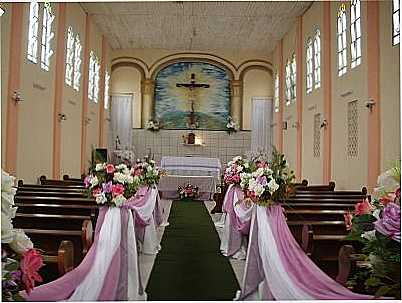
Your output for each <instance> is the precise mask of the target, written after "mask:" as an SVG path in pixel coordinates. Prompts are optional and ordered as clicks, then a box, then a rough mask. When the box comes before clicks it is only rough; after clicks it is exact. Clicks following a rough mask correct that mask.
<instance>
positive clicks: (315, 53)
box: [313, 29, 321, 89]
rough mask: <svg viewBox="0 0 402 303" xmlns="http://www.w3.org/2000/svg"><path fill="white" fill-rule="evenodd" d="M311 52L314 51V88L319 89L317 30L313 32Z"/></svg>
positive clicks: (319, 51)
mask: <svg viewBox="0 0 402 303" xmlns="http://www.w3.org/2000/svg"><path fill="white" fill-rule="evenodd" d="M313 50H314V60H313V63H314V68H313V71H314V81H313V82H314V88H315V89H317V88H320V87H321V32H320V30H319V29H317V30H316V31H315V35H314V42H313Z"/></svg>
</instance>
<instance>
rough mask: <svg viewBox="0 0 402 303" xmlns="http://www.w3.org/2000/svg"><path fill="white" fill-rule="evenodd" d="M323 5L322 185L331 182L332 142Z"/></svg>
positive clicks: (327, 20)
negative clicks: (323, 122)
mask: <svg viewBox="0 0 402 303" xmlns="http://www.w3.org/2000/svg"><path fill="white" fill-rule="evenodd" d="M322 5H323V12H324V14H323V17H324V20H323V39H322V41H323V48H322V49H323V52H322V54H323V64H322V65H323V77H322V89H323V94H324V119H326V120H327V122H328V124H327V126H326V127H325V128H324V142H323V143H324V146H323V165H322V167H323V174H322V176H323V183H328V182H329V181H331V161H332V159H331V157H332V155H331V148H332V147H331V140H332V82H331V73H332V71H331V49H332V47H331V2H330V1H325V2H322Z"/></svg>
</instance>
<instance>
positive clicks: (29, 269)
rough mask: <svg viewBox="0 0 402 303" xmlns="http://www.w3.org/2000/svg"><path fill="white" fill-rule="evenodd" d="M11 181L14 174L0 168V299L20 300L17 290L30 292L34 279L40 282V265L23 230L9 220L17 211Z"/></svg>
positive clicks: (37, 255)
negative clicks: (15, 226)
mask: <svg viewBox="0 0 402 303" xmlns="http://www.w3.org/2000/svg"><path fill="white" fill-rule="evenodd" d="M14 182H15V178H14V177H12V176H10V175H9V174H8V173H6V172H5V171H4V170H1V244H2V247H1V286H2V287H1V288H2V296H1V299H2V301H22V300H23V298H22V297H21V296H20V294H19V292H20V291H22V290H25V291H26V292H27V293H31V291H32V290H33V289H34V287H35V282H42V277H41V276H40V275H39V274H38V271H39V269H40V268H41V267H42V266H43V265H44V264H43V258H42V256H41V255H40V254H39V252H38V251H37V250H36V249H34V248H33V243H32V242H31V240H30V239H29V238H28V237H27V235H26V234H25V233H24V231H23V230H22V229H15V228H14V227H13V224H12V219H13V218H15V214H16V211H17V207H16V206H15V205H14V195H15V193H16V189H15V188H14V187H13V186H14Z"/></svg>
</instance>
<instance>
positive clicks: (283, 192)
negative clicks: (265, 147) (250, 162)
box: [240, 150, 294, 206]
mask: <svg viewBox="0 0 402 303" xmlns="http://www.w3.org/2000/svg"><path fill="white" fill-rule="evenodd" d="M254 163H255V168H256V169H255V170H254V171H253V172H251V173H247V172H244V173H241V174H240V186H241V188H242V189H243V191H244V193H245V196H246V198H247V199H249V200H251V202H253V203H256V204H258V205H261V206H270V205H272V204H273V203H275V202H283V201H285V199H286V197H287V196H288V194H289V192H290V189H291V184H292V181H293V179H294V174H293V172H292V171H290V170H289V167H288V165H287V162H286V160H285V156H284V155H283V154H280V153H279V152H277V151H276V150H274V151H273V152H272V160H271V161H270V162H268V161H266V160H264V159H261V158H257V159H255V160H254Z"/></svg>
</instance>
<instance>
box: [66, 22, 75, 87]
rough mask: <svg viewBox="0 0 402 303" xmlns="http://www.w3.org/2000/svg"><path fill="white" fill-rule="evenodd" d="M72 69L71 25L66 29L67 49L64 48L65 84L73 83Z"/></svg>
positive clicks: (72, 43)
mask: <svg viewBox="0 0 402 303" xmlns="http://www.w3.org/2000/svg"><path fill="white" fill-rule="evenodd" d="M73 71H74V33H73V29H72V27H71V26H69V27H68V30H67V50H66V84H67V85H69V86H71V85H72V84H73Z"/></svg>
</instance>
